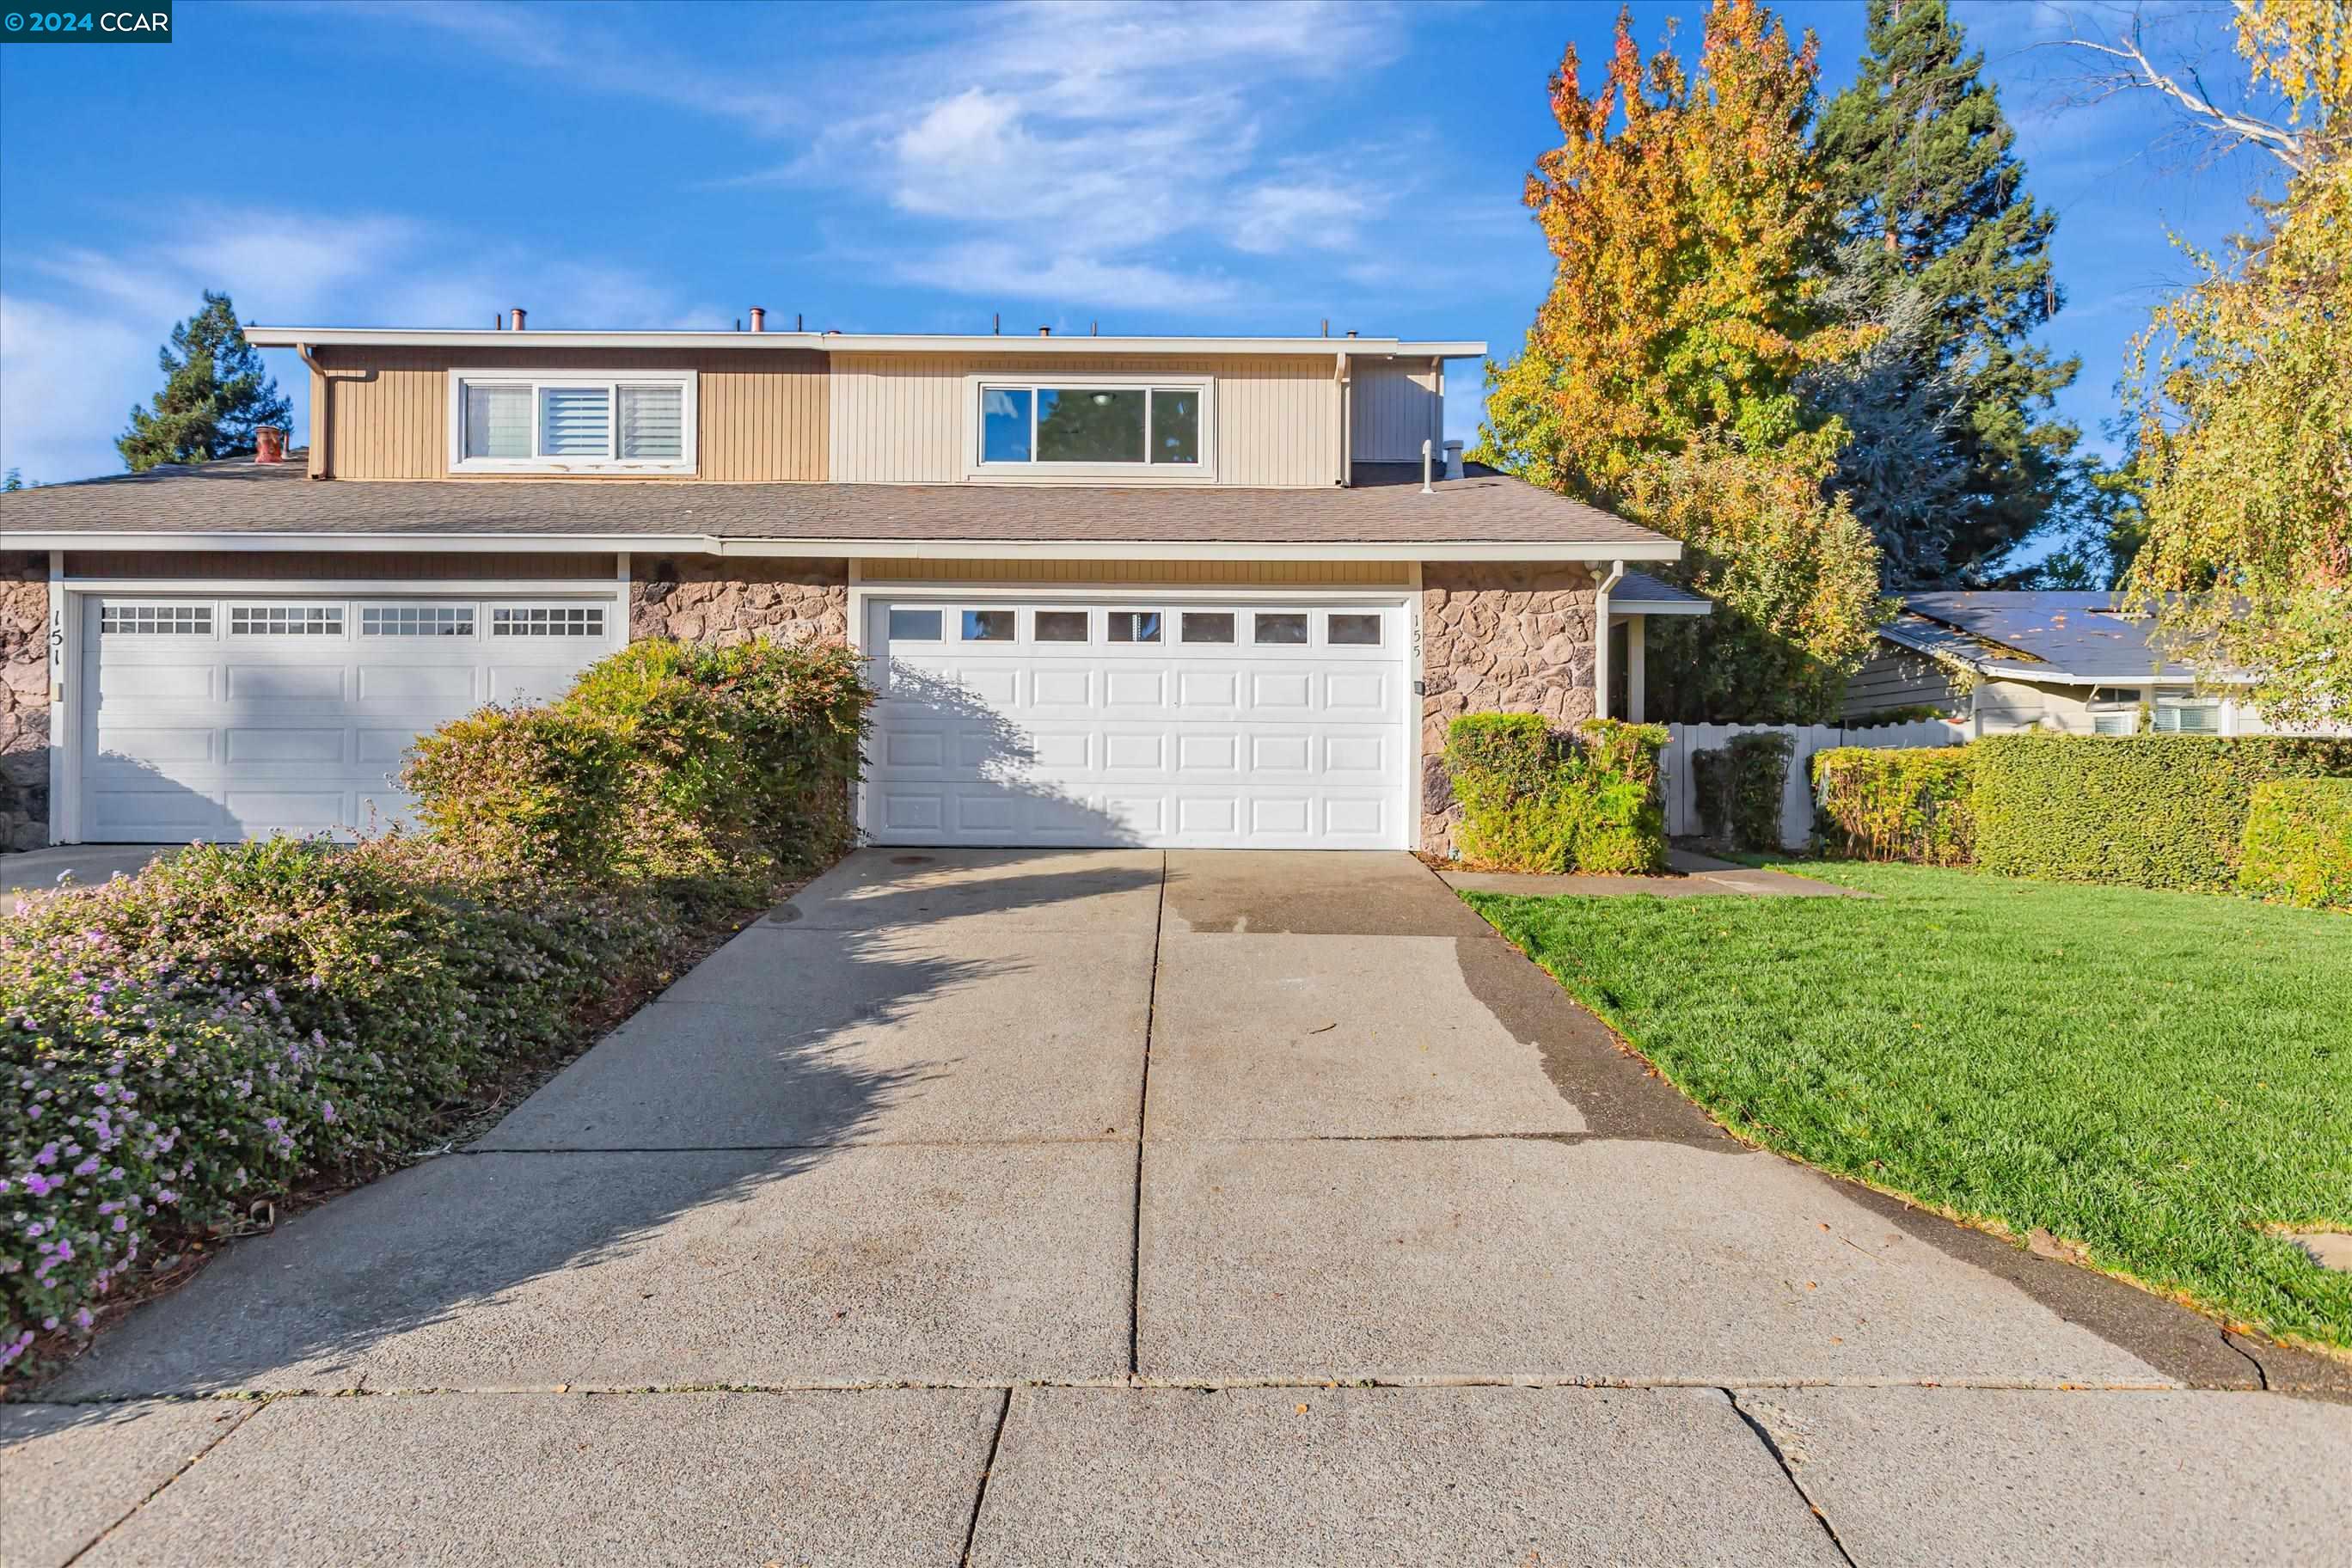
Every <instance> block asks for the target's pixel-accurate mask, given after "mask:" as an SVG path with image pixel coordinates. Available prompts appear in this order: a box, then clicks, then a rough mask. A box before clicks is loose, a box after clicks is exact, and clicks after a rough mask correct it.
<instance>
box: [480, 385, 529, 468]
mask: <svg viewBox="0 0 2352 1568" xmlns="http://www.w3.org/2000/svg"><path fill="white" fill-rule="evenodd" d="M530 455H531V454H530V388H529V387H528V386H476V385H473V384H467V388H466V456H467V457H468V458H528V457H530Z"/></svg>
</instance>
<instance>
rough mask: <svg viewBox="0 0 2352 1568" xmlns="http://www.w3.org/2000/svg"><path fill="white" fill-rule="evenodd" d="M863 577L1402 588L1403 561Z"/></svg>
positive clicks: (871, 573)
mask: <svg viewBox="0 0 2352 1568" xmlns="http://www.w3.org/2000/svg"><path fill="white" fill-rule="evenodd" d="M858 567H859V575H860V577H861V579H862V581H863V582H865V583H866V584H880V583H898V584H908V583H1106V584H1118V583H1137V584H1159V585H1165V586H1178V585H1190V584H1202V585H1222V586H1231V587H1253V588H1257V587H1267V588H1278V587H1302V588H1304V587H1323V588H1328V587H1381V588H1401V587H1404V586H1407V585H1409V584H1411V583H1412V566H1411V565H1410V564H1409V563H1404V562H1401V561H1024V560H1003V561H892V560H879V561H861V562H859V563H858Z"/></svg>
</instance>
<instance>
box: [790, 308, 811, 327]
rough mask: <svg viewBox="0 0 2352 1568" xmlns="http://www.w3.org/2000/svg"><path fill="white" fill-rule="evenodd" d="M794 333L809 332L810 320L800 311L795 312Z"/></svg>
mask: <svg viewBox="0 0 2352 1568" xmlns="http://www.w3.org/2000/svg"><path fill="white" fill-rule="evenodd" d="M793 331H796V332H805V331H808V318H807V317H806V316H805V315H803V314H802V313H801V312H800V311H798V310H794V311H793Z"/></svg>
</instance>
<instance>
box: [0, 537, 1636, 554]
mask: <svg viewBox="0 0 2352 1568" xmlns="http://www.w3.org/2000/svg"><path fill="white" fill-rule="evenodd" d="M5 545H6V548H9V549H13V550H219V551H231V552H256V553H259V552H270V551H286V550H310V551H320V552H353V553H365V552H389V551H401V550H407V551H416V550H430V551H439V552H448V553H453V554H454V553H477V552H479V553H487V552H495V551H527V552H544V553H555V554H561V553H567V552H578V553H603V552H611V551H623V550H627V551H641V552H648V553H676V554H696V555H735V556H815V557H821V558H848V557H855V556H863V557H868V558H873V559H896V560H925V559H931V560H941V561H953V560H990V559H1003V557H1005V556H1007V555H1034V556H1035V557H1037V558H1039V559H1040V560H1061V561H1577V562H1599V561H1673V560H1675V559H1676V558H1677V557H1679V556H1680V554H1681V553H1682V546H1681V545H1680V544H1678V543H1676V542H1675V541H1673V540H1670V539H1660V540H1657V541H1655V542H1647V541H1622V540H1603V541H1558V540H1548V541H1516V540H1500V541H1498V540H1416V541H1380V540H1370V541H1366V540H1352V541H1325V540H1296V541H1290V540H1286V541H1247V542H1243V541H1234V540H1213V539H1212V540H1156V541H1155V540H1122V541H1103V540H1057V539H957V540H936V539H923V540H910V539H889V538H879V537H877V538H859V539H796V538H789V537H776V538H764V539H755V538H740V537H720V536H718V535H714V534H705V533H695V534H682V533H665V534H647V533H594V534H590V533H553V534H540V533H317V532H302V533H268V532H261V531H244V532H222V533H155V532H141V533H133V532H128V531H124V532H109V531H92V532H79V533H75V532H48V533H44V532H38V531H32V530H20V531H15V532H12V533H10V534H9V535H8V536H7V538H6V541H5Z"/></svg>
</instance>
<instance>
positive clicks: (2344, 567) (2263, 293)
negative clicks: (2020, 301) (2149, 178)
mask: <svg viewBox="0 0 2352 1568" xmlns="http://www.w3.org/2000/svg"><path fill="white" fill-rule="evenodd" d="M2236 23H2237V41H2238V48H2239V50H2240V52H2241V53H2242V55H2244V56H2245V58H2246V59H2247V62H2248V65H2249V68H2250V72H2251V76H2252V82H2253V84H2254V86H2255V87H2256V88H2257V89H2266V90H2267V91H2268V92H2269V93H2271V94H2273V95H2275V96H2276V97H2277V98H2279V99H2282V100H2284V112H2283V114H2281V115H2280V116H2279V117H2278V118H2276V119H2274V120H2271V121H2252V120H2249V121H2247V123H2248V124H2251V125H2254V126H2256V127H2258V128H2259V129H2260V131H2261V132H2263V134H2253V133H2251V132H2232V133H2234V134H2237V135H2239V136H2241V137H2242V140H2244V141H2246V142H2249V143H2251V144H2254V145H2260V146H2263V147H2265V148H2267V149H2268V150H2270V151H2271V152H2273V153H2274V154H2275V155H2276V156H2277V157H2278V159H2279V161H2280V162H2281V163H2283V164H2284V166H2285V168H2286V170H2287V172H2288V181H2287V187H2286V195H2285V198H2284V200H2283V201H2280V202H2278V203H2276V204H2274V205H2272V204H2266V205H2264V206H2263V209H2262V211H2263V222H2262V224H2261V226H2260V227H2259V228H2258V230H2257V231H2256V232H2255V233H2252V234H2251V235H2248V236H2245V237H2241V238H2239V239H2237V240H2235V241H2233V242H2232V243H2231V246H2230V247H2228V249H2227V250H2226V251H2224V252H2222V253H2221V254H2218V255H2217V254H2212V253H2208V252H2204V251H2200V250H2196V249H2193V248H2189V257H2190V258H2191V259H2192V261H2193V262H2194V263H2195V265H2196V267H2197V268H2198V270H2199V273H2200V277H2199V279H2198V281H2197V283H2196V285H2195V286H2194V287H2193V288H2191V289H2189V290H2188V291H2187V292H2186V293H2184V294H2182V295H2181V296H2180V297H2179V298H2178V299H2176V300H2172V301H2170V302H2169V303H2168V304H2167V305H2165V306H2164V307H2163V308H2162V309H2160V310H2158V312H2157V313H2156V317H2155V320H2154V321H2153V322H2152V323H2151V324H2150V326H2149V328H2148V330H2147V331H2146V332H2144V333H2142V334H2141V336H2140V337H2139V338H2138V339H2137V341H2136V342H2135V343H2134V345H2133V347H2134V353H2133V359H2132V363H2131V366H2130V371H2129V374H2128V375H2127V378H2126V389H2127V393H2128V395H2129V397H2130V407H2131V409H2132V412H2133V413H2134V414H2135V415H2136V416H2137V435H2138V441H2137V456H2136V465H2135V466H2136V469H2137V472H2136V476H2135V477H2136V479H2137V487H2138V491H2139V498H2140V502H2141V507H2142V510H2143V513H2144V516H2145V524H2144V526H2145V530H2146V534H2145V539H2144V542H2142V543H2141V545H2140V548H2139V552H2138V554H2137V556H2136V557H2135V558H2134V559H2133V562H2132V565H2131V569H2130V571H2129V573H2128V574H2127V575H2126V578H2125V581H2124V587H2125V589H2126V593H2127V594H2128V595H2130V596H2131V597H2132V598H2133V599H2135V600H2136V601H2137V602H2138V603H2139V604H2140V605H2142V606H2143V607H2145V608H2146V609H2147V610H2148V611H2149V612H2150V613H2151V614H2153V615H2154V616H2156V618H2157V627H2158V637H2159V640H2160V641H2161V642H2162V643H2163V644H2164V645H2165V646H2166V647H2167V648H2168V651H2170V652H2172V653H2173V654H2174V655H2175V656H2176V657H2179V658H2183V659H2185V660H2186V661H2187V662H2188V663H2189V665H2190V666H2191V667H2192V668H2195V669H2197V670H2198V672H2199V673H2200V676H2202V677H2204V678H2206V679H2209V680H2215V679H2225V678H2226V679H2251V680H2252V683H2253V695H2254V700H2255V702H2256V703H2257V705H2258V706H2259V707H2261V708H2262V709H2263V712H2264V713H2265V715H2266V716H2267V717H2268V718H2269V719H2270V720H2271V721H2273V723H2278V724H2284V725H2294V724H2298V723H2313V722H2327V721H2333V722H2337V723H2341V722H2344V721H2347V720H2352V5H2347V4H2346V0H2241V3H2240V4H2239V5H2238V6H2237V12H2236ZM2184 248H2188V247H2184Z"/></svg>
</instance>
